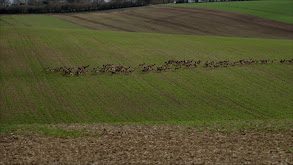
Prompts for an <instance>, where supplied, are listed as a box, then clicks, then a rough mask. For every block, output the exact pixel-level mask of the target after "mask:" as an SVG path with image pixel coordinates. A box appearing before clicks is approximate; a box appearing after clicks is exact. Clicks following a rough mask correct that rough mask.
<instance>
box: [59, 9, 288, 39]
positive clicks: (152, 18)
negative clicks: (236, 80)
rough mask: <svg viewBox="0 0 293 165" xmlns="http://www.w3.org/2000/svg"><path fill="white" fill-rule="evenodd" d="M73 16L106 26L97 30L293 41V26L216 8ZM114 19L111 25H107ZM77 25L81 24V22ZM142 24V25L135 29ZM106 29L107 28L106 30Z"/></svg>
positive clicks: (118, 10)
mask: <svg viewBox="0 0 293 165" xmlns="http://www.w3.org/2000/svg"><path fill="white" fill-rule="evenodd" d="M63 16H70V17H75V18H78V19H79V20H83V21H87V22H91V23H93V24H97V25H100V26H102V27H104V28H103V29H102V28H101V27H95V26H94V25H88V26H92V28H93V29H97V30H107V28H109V29H108V30H113V29H114V30H121V31H131V32H133V31H135V32H148V33H170V34H187V35H208V36H211V35H212V36H227V37H252V38H274V39H293V24H288V23H283V22H279V21H274V20H269V19H265V18H260V17H256V16H251V15H246V14H241V13H233V12H228V11H220V10H213V9H201V8H186V7H168V6H147V7H138V8H129V9H115V10H111V11H97V12H94V15H92V16H91V17H90V18H88V17H86V14H83V16H82V17H81V16H80V15H77V14H76V13H73V14H64V15H62V14H58V17H63ZM105 20H110V22H107V23H106V22H103V21H105ZM74 21H76V24H79V22H78V20H77V19H75V20H73V22H71V23H74ZM134 25H139V26H134ZM105 28H106V29H105Z"/></svg>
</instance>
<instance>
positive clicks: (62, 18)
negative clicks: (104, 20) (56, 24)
mask: <svg viewBox="0 0 293 165" xmlns="http://www.w3.org/2000/svg"><path fill="white" fill-rule="evenodd" d="M53 17H55V18H58V19H61V20H62V21H66V22H69V23H72V24H75V25H79V26H82V27H86V28H88V29H90V30H97V29H96V28H94V27H91V26H87V25H82V24H79V23H78V22H74V21H71V20H68V19H65V18H64V17H58V15H56V16H54V15H53Z"/></svg>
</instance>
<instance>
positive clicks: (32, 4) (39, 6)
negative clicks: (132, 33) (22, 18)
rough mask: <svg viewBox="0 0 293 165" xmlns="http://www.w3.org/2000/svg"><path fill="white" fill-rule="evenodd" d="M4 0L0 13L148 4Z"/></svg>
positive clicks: (140, 1)
mask: <svg viewBox="0 0 293 165" xmlns="http://www.w3.org/2000/svg"><path fill="white" fill-rule="evenodd" d="M4 1H5V0H0V14H14V13H65V12H80V11H93V10H107V9H117V8H126V7H137V6H144V5H148V4H149V0H111V1H109V2H105V1H104V0H22V1H21V0H20V1H17V3H13V4H9V3H3V2H4Z"/></svg>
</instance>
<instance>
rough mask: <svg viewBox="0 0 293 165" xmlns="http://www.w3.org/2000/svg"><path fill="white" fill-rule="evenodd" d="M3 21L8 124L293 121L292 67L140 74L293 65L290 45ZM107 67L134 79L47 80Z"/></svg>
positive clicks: (0, 112)
mask: <svg viewBox="0 0 293 165" xmlns="http://www.w3.org/2000/svg"><path fill="white" fill-rule="evenodd" d="M90 15H91V14H90ZM60 17H61V16H60ZM0 19H1V21H0V22H1V24H0V25H1V30H0V84H1V86H0V107H1V109H0V124H27V123H114V122H138V123H144V122H163V123H172V122H179V123H180V122H188V121H192V122H217V121H227V120H230V121H231V120H236V121H238V120H241V121H243V120H292V109H293V95H292V93H293V89H292V85H293V77H292V70H293V65H292V64H280V63H275V64H264V65H261V64H255V65H250V66H235V67H227V68H224V67H220V68H217V69H213V70H211V69H208V68H204V67H202V66H200V67H198V68H189V69H180V70H178V71H167V72H162V73H156V72H152V73H141V71H140V70H141V69H139V68H138V64H139V63H143V62H145V63H147V64H157V65H162V64H163V63H164V61H167V60H170V59H175V60H177V59H178V60H184V59H185V60H187V59H190V60H195V59H201V60H231V61H233V60H240V59H250V58H253V59H277V60H279V59H281V58H285V59H289V58H293V56H292V54H293V48H292V44H293V41H292V40H270V39H244V38H230V37H203V36H191V35H190V36H187V35H170V34H150V33H131V32H114V31H95V30H88V29H86V28H84V27H82V26H78V25H75V24H70V23H67V22H63V21H61V20H59V19H57V18H54V17H51V16H49V15H47V16H43V15H21V16H18V15H17V16H1V17H0ZM39 20H42V22H39ZM107 63H115V64H119V63H123V64H124V65H126V66H131V67H132V68H134V69H135V72H134V73H133V74H132V75H128V76H126V75H122V74H120V75H119V74H118V75H111V74H101V75H95V74H93V73H91V72H89V73H88V74H87V75H85V76H80V77H77V76H74V77H67V76H64V75H62V74H61V73H46V72H45V71H44V70H43V68H45V67H52V68H53V67H60V66H64V65H66V66H76V67H77V66H82V65H88V64H89V65H90V68H92V67H94V66H101V65H103V64H107ZM90 70H91V69H90Z"/></svg>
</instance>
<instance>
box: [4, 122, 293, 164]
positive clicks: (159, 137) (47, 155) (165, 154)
mask: <svg viewBox="0 0 293 165" xmlns="http://www.w3.org/2000/svg"><path fill="white" fill-rule="evenodd" d="M61 127H63V126H61ZM65 127H66V129H78V130H86V131H87V132H91V134H97V135H98V136H84V137H79V138H71V139H64V138H56V137H46V136H43V135H41V134H35V133H34V134H29V135H11V134H10V135H1V136H0V157H1V159H0V164H293V153H292V148H293V130H291V131H287V132H278V133H276V132H262V131H234V132H230V133H220V132H211V131H207V132H202V131H199V130H198V129H196V128H188V127H184V126H162V125H152V126H146V125H144V126H140V125H128V126H118V125H71V126H64V128H65Z"/></svg>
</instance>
